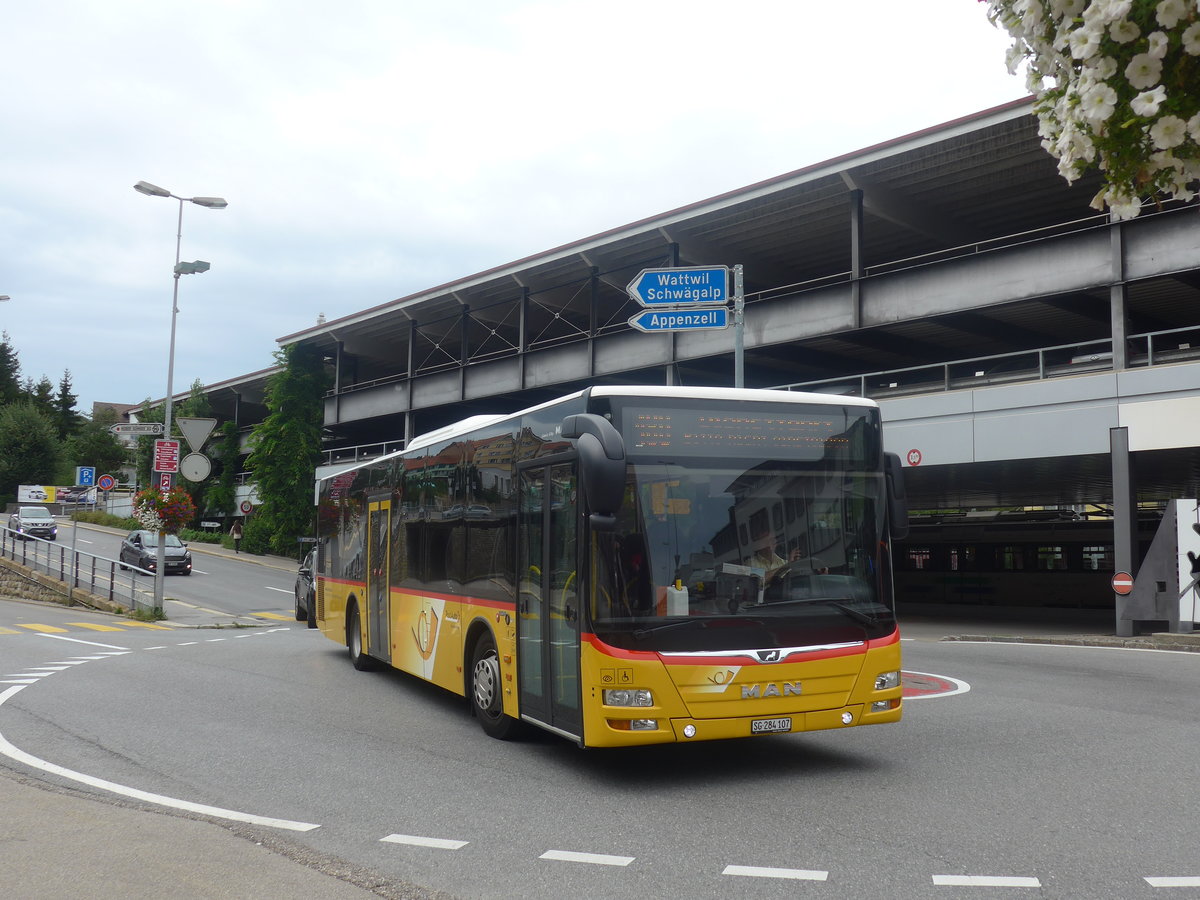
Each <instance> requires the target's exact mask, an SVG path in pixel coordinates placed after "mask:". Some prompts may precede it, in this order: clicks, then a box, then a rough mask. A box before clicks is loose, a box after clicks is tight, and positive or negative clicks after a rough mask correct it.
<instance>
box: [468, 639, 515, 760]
mask: <svg viewBox="0 0 1200 900" xmlns="http://www.w3.org/2000/svg"><path fill="white" fill-rule="evenodd" d="M502 685H503V677H502V676H501V674H500V656H499V654H497V653H496V642H495V641H494V640H493V639H492V636H491V635H490V634H487V635H484V636H483V637H481V638H480V639H479V642H478V643H477V644H476V645H475V655H474V661H473V663H472V665H471V708H472V710H473V711H474V712H475V718H476V719H478V720H479V724H480V725H481V726H483V730H484V731H485V732H487V733H488V734H489V735H491V736H492V737H494V738H499V739H500V740H502V741H504V740H508V739H509V738H511V737H513V736H515V735H516V733H517V732H518V731H519V730H520V725H521V723H520V722H518V721H517V720H516V719H514V718H513V717H512V716H507V715H505V714H504V689H503V687H502Z"/></svg>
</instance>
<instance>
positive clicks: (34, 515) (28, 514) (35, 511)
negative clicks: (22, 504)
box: [21, 506, 54, 519]
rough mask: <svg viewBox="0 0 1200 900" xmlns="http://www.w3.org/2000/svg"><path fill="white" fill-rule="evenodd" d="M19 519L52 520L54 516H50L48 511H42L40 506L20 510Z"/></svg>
mask: <svg viewBox="0 0 1200 900" xmlns="http://www.w3.org/2000/svg"><path fill="white" fill-rule="evenodd" d="M21 518H22V519H53V518H54V516H52V515H50V511H49V510H46V509H43V508H42V507H40V506H34V507H31V508H29V509H22V510H21Z"/></svg>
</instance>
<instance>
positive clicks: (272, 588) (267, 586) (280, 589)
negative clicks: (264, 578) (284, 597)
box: [263, 584, 296, 596]
mask: <svg viewBox="0 0 1200 900" xmlns="http://www.w3.org/2000/svg"><path fill="white" fill-rule="evenodd" d="M263 587H265V588H266V589H267V590H268V591H279V593H281V594H292V595H293V596H294V595H295V593H296V590H295V588H293V589H292V590H290V591H289V590H288V589H287V588H277V587H271V585H269V584H266V585H263Z"/></svg>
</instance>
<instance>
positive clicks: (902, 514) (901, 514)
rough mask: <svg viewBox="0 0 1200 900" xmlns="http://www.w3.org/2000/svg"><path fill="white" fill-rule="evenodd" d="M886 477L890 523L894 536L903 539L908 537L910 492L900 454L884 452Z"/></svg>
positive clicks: (896, 538)
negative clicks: (905, 486)
mask: <svg viewBox="0 0 1200 900" xmlns="http://www.w3.org/2000/svg"><path fill="white" fill-rule="evenodd" d="M883 459H884V478H885V479H886V481H887V501H888V525H889V526H890V530H891V532H892V538H893V539H895V540H899V541H902V540H904V539H905V538H906V537H908V492H907V491H906V490H905V489H904V466H903V464H902V463H901V462H900V457H899V455H897V454H895V453H885V454H883Z"/></svg>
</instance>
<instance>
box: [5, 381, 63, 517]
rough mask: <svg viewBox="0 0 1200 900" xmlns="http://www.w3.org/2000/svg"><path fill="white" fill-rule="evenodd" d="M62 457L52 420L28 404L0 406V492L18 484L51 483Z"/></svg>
mask: <svg viewBox="0 0 1200 900" xmlns="http://www.w3.org/2000/svg"><path fill="white" fill-rule="evenodd" d="M61 459H62V449H61V444H60V442H59V440H58V434H57V433H56V431H55V429H54V423H53V422H51V420H50V418H49V417H48V416H47V415H46V414H45V413H43V412H41V411H40V410H38V409H37V408H36V407H35V406H34V405H33V404H32V403H28V402H25V403H10V404H9V405H8V406H5V407H3V408H2V409H0V494H2V495H5V496H14V495H15V494H16V492H17V487H18V486H19V485H22V484H51V483H53V481H54V479H55V476H57V474H58V467H59V464H60V461H61Z"/></svg>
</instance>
